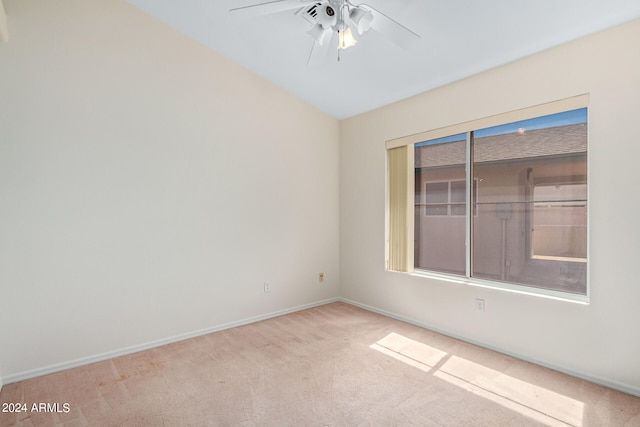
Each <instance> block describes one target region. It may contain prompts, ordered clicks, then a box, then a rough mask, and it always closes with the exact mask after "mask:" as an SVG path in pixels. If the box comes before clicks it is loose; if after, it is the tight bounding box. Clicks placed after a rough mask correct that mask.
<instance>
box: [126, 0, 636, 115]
mask: <svg viewBox="0 0 640 427" xmlns="http://www.w3.org/2000/svg"><path fill="white" fill-rule="evenodd" d="M129 1H130V3H132V4H134V5H136V6H137V7H139V8H140V9H142V10H144V11H146V12H147V13H149V14H150V15H152V16H155V17H157V18H158V19H160V20H161V21H164V22H166V23H167V24H169V25H171V26H172V27H174V28H176V29H178V30H179V31H181V32H183V33H185V34H187V35H189V36H191V37H193V38H194V39H196V40H198V41H200V42H201V43H203V44H204V45H206V46H208V47H210V48H211V49H213V50H215V51H218V52H219V53H221V54H223V55H224V56H226V57H228V58H230V59H232V60H233V61H235V62H238V63H240V64H242V65H243V66H245V67H246V68H248V69H250V70H252V71H254V72H255V73H257V74H259V75H261V76H263V77H264V78H266V79H268V80H270V81H272V82H274V83H275V84H277V85H278V86H280V87H282V88H284V89H285V90H287V91H289V92H291V93H293V94H294V95H296V96H298V97H299V98H302V99H304V100H306V101H307V102H309V103H311V104H313V105H315V106H316V107H318V108H319V109H321V110H323V111H325V112H327V113H329V114H330V115H332V116H334V117H336V118H338V119H343V118H347V117H350V116H353V115H356V114H359V113H363V112H365V111H369V110H372V109H374V108H377V107H380V106H383V105H386V104H389V103H391V102H394V101H398V100H400V99H404V98H407V97H409V96H412V95H415V94H418V93H421V92H424V91H426V90H429V89H432V88H435V87H437V86H441V85H444V84H447V83H450V82H452V81H455V80H458V79H461V78H464V77H467V76H470V75H472V74H475V73H478V72H481V71H484V70H487V69H490V68H493V67H496V66H499V65H502V64H505V63H507V62H510V61H513V60H516V59H519V58H522V57H525V56H528V55H531V54H533V53H536V52H539V51H542V50H545V49H548V48H550V47H553V46H556V45H559V44H562V43H565V42H567V41H570V40H573V39H576V38H579V37H582V36H585V35H587V34H591V33H594V32H597V31H600V30H603V29H605V28H609V27H612V26H615V25H617V24H620V23H623V22H626V21H630V20H632V19H634V18H639V17H640V1H639V0H537V1H530V0H529V1H524V0H484V1H474V0H365V1H366V4H369V5H371V6H373V7H375V8H376V9H378V10H379V11H381V12H383V13H385V14H387V15H388V16H390V17H392V18H393V19H394V20H396V21H398V22H399V23H401V24H403V25H405V26H406V27H408V28H410V29H411V30H413V31H414V32H416V33H418V34H420V36H421V40H420V42H419V43H418V44H416V45H415V46H413V47H412V48H411V49H409V50H404V49H401V48H399V47H397V46H396V45H394V44H393V43H391V42H390V41H389V40H388V39H386V38H384V37H383V36H382V35H380V34H378V33H376V32H375V31H373V30H372V31H369V32H368V33H366V34H365V35H364V36H363V37H362V39H361V40H360V42H359V43H358V44H357V45H356V46H354V47H352V48H350V49H348V50H345V51H343V52H342V55H341V56H342V59H341V61H340V62H338V61H337V60H336V55H335V53H334V52H333V51H332V52H330V53H329V55H328V58H327V60H326V62H325V63H324V65H322V66H320V67H308V66H307V58H308V56H309V53H310V51H311V47H312V45H313V39H312V38H311V36H309V35H307V34H306V31H307V29H308V28H309V27H310V24H309V23H308V22H307V21H305V20H304V19H303V18H302V17H301V16H299V15H295V11H290V12H281V13H278V14H272V15H266V16H260V17H253V18H244V19H239V18H238V17H237V16H235V17H233V18H232V17H231V16H230V14H229V9H231V8H234V7H239V6H245V5H248V4H254V3H261V2H266V1H267V0H129ZM352 1H353V2H354V3H355V4H359V3H361V2H360V1H358V0H352ZM630 42H631V41H630ZM639 54H640V53H639ZM212 78H215V76H212Z"/></svg>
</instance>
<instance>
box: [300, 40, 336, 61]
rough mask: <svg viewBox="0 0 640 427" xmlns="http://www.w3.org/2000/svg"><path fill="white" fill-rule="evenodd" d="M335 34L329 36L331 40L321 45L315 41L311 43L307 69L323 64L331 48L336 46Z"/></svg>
mask: <svg viewBox="0 0 640 427" xmlns="http://www.w3.org/2000/svg"><path fill="white" fill-rule="evenodd" d="M335 41H336V33H335V32H334V33H333V34H332V36H331V40H329V41H328V42H325V43H323V44H320V43H318V42H317V41H314V42H313V47H312V48H311V53H310V54H309V59H308V61H307V66H309V67H319V66H321V65H322V64H324V62H325V60H326V59H327V53H328V52H329V50H330V49H331V47H332V46H337V45H336V43H335Z"/></svg>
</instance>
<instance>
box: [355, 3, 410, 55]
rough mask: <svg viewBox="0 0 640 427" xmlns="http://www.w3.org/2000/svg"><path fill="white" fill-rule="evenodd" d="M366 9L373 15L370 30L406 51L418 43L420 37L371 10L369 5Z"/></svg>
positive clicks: (380, 13) (378, 12)
mask: <svg viewBox="0 0 640 427" xmlns="http://www.w3.org/2000/svg"><path fill="white" fill-rule="evenodd" d="M366 8H367V9H369V10H371V13H373V20H372V21H371V28H373V29H374V30H376V31H377V32H378V33H380V34H382V35H383V36H385V37H387V38H388V39H389V40H391V41H392V42H393V43H395V44H396V45H398V46H400V47H401V48H404V49H408V48H410V47H411V46H413V45H414V44H416V43H417V42H419V41H420V39H421V37H420V36H419V35H418V34H416V33H414V32H413V31H411V30H410V29H409V28H407V27H405V26H404V25H402V24H400V23H399V22H397V21H394V20H393V19H391V18H390V17H388V16H387V15H385V14H384V13H382V12H380V11H379V10H377V9H374V8H372V7H371V6H369V5H366Z"/></svg>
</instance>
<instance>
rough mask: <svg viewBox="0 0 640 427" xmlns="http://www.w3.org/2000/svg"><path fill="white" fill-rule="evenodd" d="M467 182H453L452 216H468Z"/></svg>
mask: <svg viewBox="0 0 640 427" xmlns="http://www.w3.org/2000/svg"><path fill="white" fill-rule="evenodd" d="M466 197H467V183H466V181H451V215H466V214H467V204H466V202H465V200H466Z"/></svg>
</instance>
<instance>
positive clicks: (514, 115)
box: [385, 94, 591, 304]
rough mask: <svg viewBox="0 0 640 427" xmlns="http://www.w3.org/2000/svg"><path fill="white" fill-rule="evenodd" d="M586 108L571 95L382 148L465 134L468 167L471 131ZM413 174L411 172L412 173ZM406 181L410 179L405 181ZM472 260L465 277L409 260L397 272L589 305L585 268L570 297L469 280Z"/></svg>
mask: <svg viewBox="0 0 640 427" xmlns="http://www.w3.org/2000/svg"><path fill="white" fill-rule="evenodd" d="M588 106H589V95H588V94H583V95H578V96H574V97H571V98H565V99H562V100H558V101H553V102H549V103H546V104H540V105H536V106H533V107H528V108H524V109H521V110H515V111H511V112H508V113H504V114H499V115H495V116H490V117H485V118H482V119H478V120H473V121H469V122H465V123H460V124H455V125H451V126H446V127H442V128H438V129H434V130H430V131H426V132H422V133H418V134H414V135H409V136H405V137H401V138H397V139H393V140H389V141H387V142H386V144H385V146H386V149H387V150H392V149H394V148H398V147H402V146H414V145H415V144H417V143H420V142H422V141H429V140H434V139H438V138H443V137H447V136H450V135H457V134H467V135H468V137H467V164H468V165H469V164H472V163H473V162H472V160H473V159H471V150H470V149H469V147H470V144H471V141H470V138H469V135H471V132H473V131H475V130H478V129H484V128H490V127H493V126H498V125H503V124H507V123H512V122H517V121H521V120H528V119H532V118H536V117H542V116H546V115H550V114H555V113H560V112H564V111H571V110H576V109H580V108H586V107H588ZM471 169H472V168H469V167H468V168H467V171H466V174H467V182H470V181H471V179H472V178H473V177H472V175H471V174H472V171H471ZM412 173H413V170H412ZM409 179H410V178H409ZM388 196H389V190H388V188H387V219H389V199H388ZM410 196H411V197H410V200H408V201H407V204H408V207H407V209H415V208H414V206H415V203H414V200H413V195H410ZM471 197H472V194H471V191H470V189H468V188H467V204H466V206H467V218H468V217H470V215H471V210H472V200H471ZM589 206H590V205H589V204H587V234H588V233H589V232H588V230H589V229H590V226H589V221H590V218H591V215H589ZM388 223H389V221H387V229H386V237H387V242H388V243H389V233H388ZM472 228H473V221H467V233H466V235H467V237H466V239H467V241H466V245H467V247H470V245H471V241H470V236H471V235H472V233H473V229H472ZM413 233H414V231H413V229H412V228H411V229H407V236H406V240H405V244H407V245H411V248H413V244H414V235H413ZM386 254H387V269H388V270H390V271H394V270H392V269H390V268H388V266H389V265H390V264H389V257H388V254H389V251H388V250H386ZM589 254H590V248H589V238H588V237H587V262H588V263H589V264H588V265H590V261H589V259H590V256H589ZM472 262H473V260H472V257H467V267H466V270H467V274H466V277H460V276H456V275H451V274H446V273H439V272H432V271H425V270H415V269H414V268H413V260H408V262H407V268H406V269H404V270H401V271H399V272H403V273H408V274H411V275H415V276H421V277H428V278H433V279H439V280H444V281H448V282H455V283H460V284H465V285H470V286H478V287H487V288H491V289H500V290H504V291H508V292H515V293H521V294H526V295H533V296H540V297H545V298H552V299H557V300H562V301H570V302H577V303H584V304H588V303H589V299H590V294H591V286H590V274H589V269H587V278H586V292H585V294H584V295H582V294H573V293H567V292H561V291H557V290H551V289H543V288H536V287H533V286H527V285H520V284H515V283H506V282H498V281H492V280H487V279H481V278H477V277H471V271H472Z"/></svg>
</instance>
